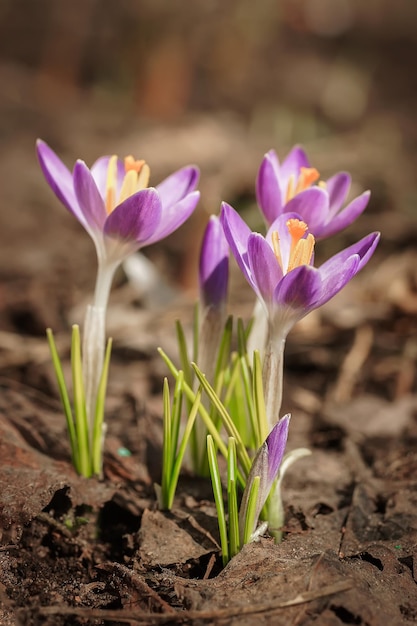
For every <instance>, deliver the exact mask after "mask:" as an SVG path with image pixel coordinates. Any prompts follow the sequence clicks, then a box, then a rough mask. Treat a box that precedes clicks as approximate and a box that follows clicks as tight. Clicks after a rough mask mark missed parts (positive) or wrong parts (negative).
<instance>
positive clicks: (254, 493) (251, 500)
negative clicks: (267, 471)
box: [242, 476, 261, 544]
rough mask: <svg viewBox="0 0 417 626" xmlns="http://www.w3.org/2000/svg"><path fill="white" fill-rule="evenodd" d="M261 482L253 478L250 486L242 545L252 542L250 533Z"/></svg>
mask: <svg viewBox="0 0 417 626" xmlns="http://www.w3.org/2000/svg"><path fill="white" fill-rule="evenodd" d="M260 482H261V478H260V476H255V477H254V479H253V482H252V485H251V489H250V493H249V496H248V506H247V509H246V517H245V527H244V530H243V540H242V543H243V544H245V543H250V542H251V541H252V533H253V531H254V529H255V528H254V527H255V524H256V521H257V520H256V510H257V505H258V495H259V485H260Z"/></svg>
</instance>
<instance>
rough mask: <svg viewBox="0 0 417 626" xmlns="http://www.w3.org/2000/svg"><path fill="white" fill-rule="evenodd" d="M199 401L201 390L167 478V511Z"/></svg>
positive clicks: (172, 498) (172, 497) (170, 503)
mask: <svg viewBox="0 0 417 626" xmlns="http://www.w3.org/2000/svg"><path fill="white" fill-rule="evenodd" d="M200 401H201V388H199V389H198V391H197V394H196V397H195V401H194V404H193V406H192V407H191V411H190V414H189V416H188V419H187V423H186V426H185V430H184V434H183V436H182V439H181V443H180V447H179V450H178V454H177V456H176V458H175V462H174V465H173V467H172V471H171V475H170V478H169V483H170V484H169V492H168V507H167V508H168V509H171V507H172V503H173V502H174V496H175V491H176V489H177V484H178V477H179V475H180V470H181V465H182V462H183V459H184V454H185V450H186V448H187V445H188V441H189V439H190V435H191V432H192V430H193V426H194V422H195V418H196V416H197V413H198V409H199V406H200Z"/></svg>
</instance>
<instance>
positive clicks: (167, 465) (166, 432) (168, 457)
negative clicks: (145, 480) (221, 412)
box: [157, 378, 173, 509]
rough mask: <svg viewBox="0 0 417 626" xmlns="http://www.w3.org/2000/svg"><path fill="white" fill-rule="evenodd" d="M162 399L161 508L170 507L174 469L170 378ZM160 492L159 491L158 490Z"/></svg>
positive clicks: (165, 385)
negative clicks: (169, 494)
mask: <svg viewBox="0 0 417 626" xmlns="http://www.w3.org/2000/svg"><path fill="white" fill-rule="evenodd" d="M162 400H163V407H164V408H163V412H164V419H163V444H162V476H161V489H160V491H159V500H160V502H159V505H160V507H161V509H167V508H168V491H169V478H170V476H171V469H172V459H173V453H172V436H171V425H172V419H171V404H170V394H169V383H168V379H167V378H164V384H163V388H162ZM157 493H158V492H157Z"/></svg>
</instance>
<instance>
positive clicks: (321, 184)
mask: <svg viewBox="0 0 417 626" xmlns="http://www.w3.org/2000/svg"><path fill="white" fill-rule="evenodd" d="M317 186H318V187H320V189H327V183H326V181H325V180H319V182H318V183H317Z"/></svg>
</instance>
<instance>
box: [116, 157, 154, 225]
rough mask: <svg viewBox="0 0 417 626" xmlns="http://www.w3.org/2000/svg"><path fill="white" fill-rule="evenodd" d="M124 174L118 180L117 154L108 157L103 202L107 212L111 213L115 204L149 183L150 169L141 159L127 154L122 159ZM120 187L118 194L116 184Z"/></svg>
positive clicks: (144, 187)
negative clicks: (121, 178)
mask: <svg viewBox="0 0 417 626" xmlns="http://www.w3.org/2000/svg"><path fill="white" fill-rule="evenodd" d="M124 168H125V172H126V173H125V175H124V178H123V180H122V181H120V180H119V181H118V176H117V175H118V169H117V156H116V155H113V156H112V157H110V159H109V164H108V166H107V180H106V196H105V204H106V211H107V213H111V212H112V211H113V209H114V207H115V206H116V204H120V203H121V202H124V201H125V200H126V199H127V198H129V197H130V196H132V195H133V194H134V193H136V192H137V191H140V190H141V189H146V187H147V186H148V185H149V177H150V169H149V166H148V165H147V164H146V163H145V161H143V160H136V159H134V158H133V156H131V155H129V156H127V157H125V159H124ZM120 182H121V188H120V193H119V194H118V191H117V188H118V184H119V185H120Z"/></svg>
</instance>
